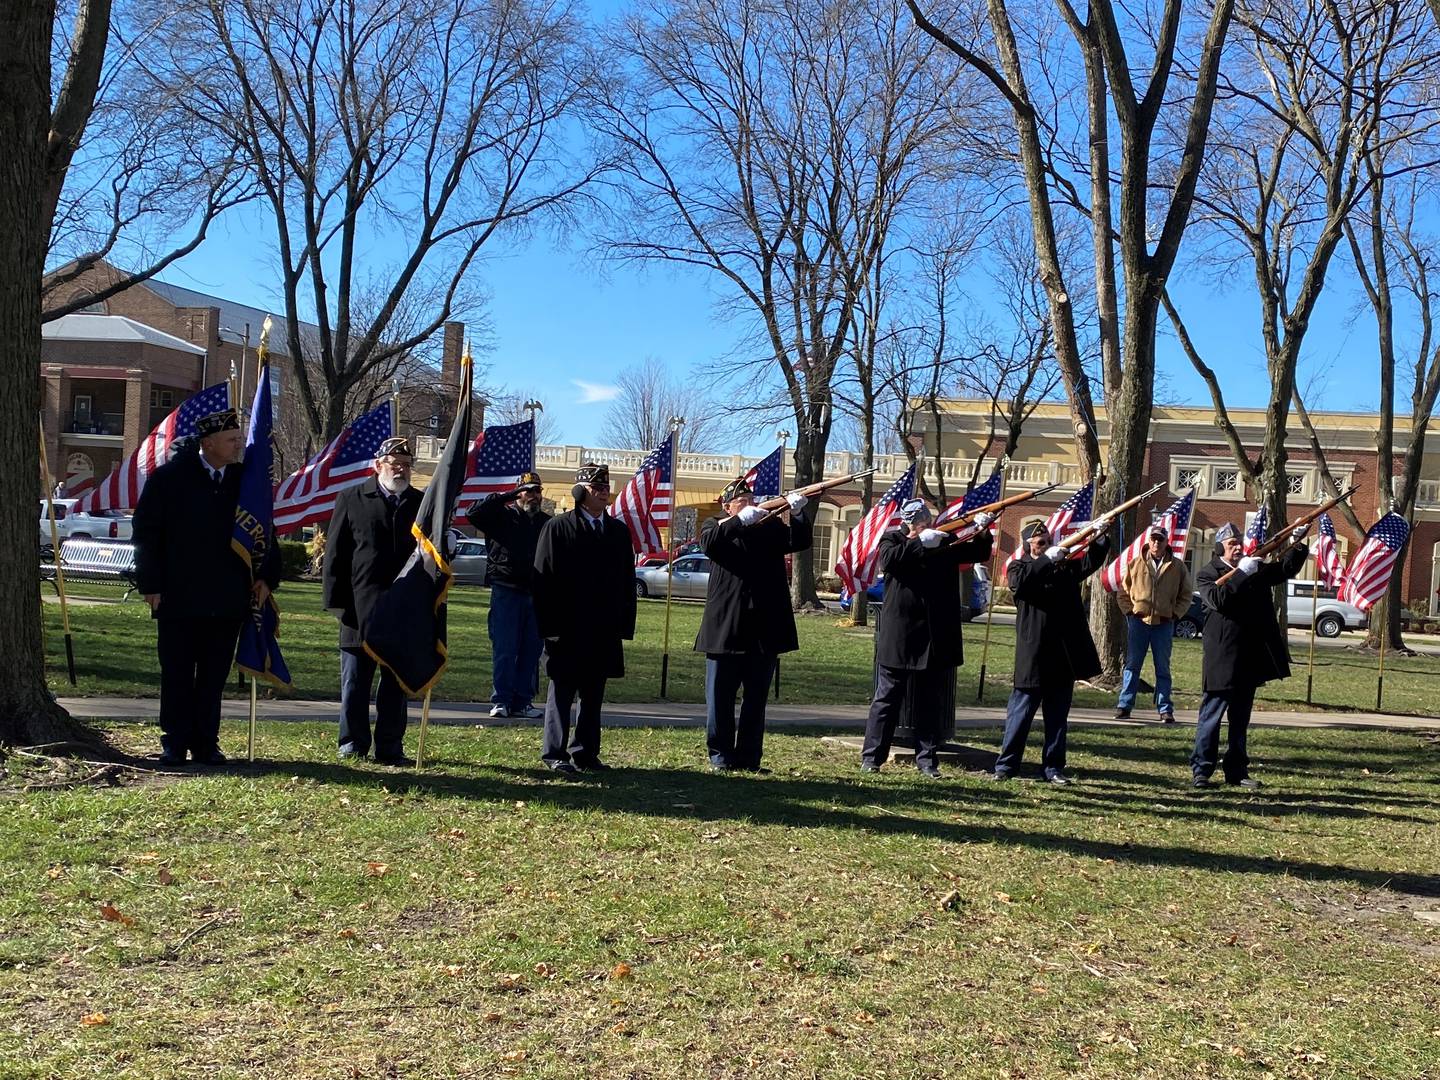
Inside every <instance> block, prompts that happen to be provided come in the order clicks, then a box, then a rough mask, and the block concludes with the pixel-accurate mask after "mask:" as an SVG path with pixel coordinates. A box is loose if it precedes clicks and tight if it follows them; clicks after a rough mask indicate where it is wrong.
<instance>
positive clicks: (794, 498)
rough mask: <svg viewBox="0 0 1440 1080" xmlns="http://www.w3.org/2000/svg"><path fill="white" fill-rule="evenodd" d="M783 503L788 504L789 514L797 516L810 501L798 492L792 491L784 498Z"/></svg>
mask: <svg viewBox="0 0 1440 1080" xmlns="http://www.w3.org/2000/svg"><path fill="white" fill-rule="evenodd" d="M785 501H786V502H787V503H789V504H790V512H791V513H792V514H798V513H800V512H801V511H802V510H804V509H805V507H806V506H807V505H808V504H809V502H810V500H809V499H808V498H806V497H805V496H804V495H803V494H801V493H800V492H798V491H792V492H790V494H789V495H786V496H785Z"/></svg>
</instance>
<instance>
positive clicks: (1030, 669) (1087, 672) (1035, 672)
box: [1005, 537, 1110, 690]
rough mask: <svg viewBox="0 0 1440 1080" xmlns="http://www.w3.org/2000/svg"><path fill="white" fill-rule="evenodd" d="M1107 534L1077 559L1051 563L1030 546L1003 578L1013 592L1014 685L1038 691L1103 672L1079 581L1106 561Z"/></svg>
mask: <svg viewBox="0 0 1440 1080" xmlns="http://www.w3.org/2000/svg"><path fill="white" fill-rule="evenodd" d="M1109 552H1110V539H1109V537H1101V538H1100V539H1098V540H1094V541H1092V542H1091V544H1090V547H1089V549H1088V550H1087V551H1086V552H1085V555H1084V556H1083V557H1082V558H1079V559H1065V560H1063V561H1062V562H1058V563H1052V562H1051V561H1050V560H1049V559H1047V558H1045V557H1044V556H1043V555H1042V556H1041V557H1040V558H1038V559H1037V558H1034V557H1033V556H1031V554H1030V552H1029V550H1028V549H1027V550H1026V551H1025V553H1024V554H1023V555H1021V556H1020V558H1018V559H1015V560H1014V561H1013V562H1011V563H1010V569H1009V570H1008V571H1006V574H1005V578H1006V581H1007V582H1008V584H1009V586H1010V591H1011V593H1013V594H1014V596H1015V688H1016V689H1017V690H1038V689H1041V688H1043V687H1047V686H1057V685H1060V684H1063V683H1067V682H1074V681H1075V680H1076V679H1091V678H1094V677H1095V676H1096V675H1099V674H1100V672H1101V670H1102V669H1101V667H1100V654H1099V653H1097V652H1096V651H1095V640H1094V639H1093V638H1092V637H1091V636H1090V622H1089V619H1088V618H1087V617H1086V612H1085V603H1084V601H1083V600H1082V599H1081V598H1080V583H1081V582H1082V581H1084V580H1085V579H1086V578H1087V577H1089V576H1090V575H1091V574H1093V573H1095V571H1096V570H1099V569H1100V567H1101V566H1103V565H1104V564H1105V556H1106V555H1108V554H1109Z"/></svg>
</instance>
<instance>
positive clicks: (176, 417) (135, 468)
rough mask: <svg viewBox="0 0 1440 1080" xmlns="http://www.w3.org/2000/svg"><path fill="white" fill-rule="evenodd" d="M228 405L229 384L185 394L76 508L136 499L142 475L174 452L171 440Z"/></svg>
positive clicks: (114, 506) (119, 506)
mask: <svg viewBox="0 0 1440 1080" xmlns="http://www.w3.org/2000/svg"><path fill="white" fill-rule="evenodd" d="M229 407H230V384H229V383H216V384H215V385H214V386H207V387H206V388H205V389H204V390H201V391H200V392H199V393H198V394H193V395H191V396H190V397H189V398H187V399H186V400H185V401H184V402H183V403H182V404H181V405H180V407H179V408H178V409H176V410H175V411H174V412H172V413H171V414H170V415H169V416H167V417H165V419H164V420H162V421H160V423H159V425H158V426H157V427H156V428H155V430H154V431H152V432H150V434H149V435H147V436H145V441H144V442H142V443H141V444H140V446H139V448H138V449H137V450H136V451H135V452H134V453H133V454H131V455H130V456H129V457H127V458H126V459H125V460H124V461H122V462H121V463H120V467H119V468H118V469H116V470H115V471H114V472H112V473H111V474H110V475H109V476H107V477H106V478H105V479H104V480H101V481H100V482H99V483H98V484H96V485H95V487H93V488H91V489H90V491H89V493H88V494H86V495H85V497H84V498H82V499H81V500H80V502H79V503H78V504H77V505H76V507H75V509H76V510H83V511H86V512H87V513H94V512H95V511H97V510H124V509H128V508H130V507H133V506H134V505H135V504H136V503H137V502H138V501H139V500H140V491H141V489H142V488H143V487H144V486H145V478H146V477H148V476H149V475H150V474H151V473H152V472H154V471H155V470H156V469H158V468H159V467H160V466H161V465H164V464H165V463H166V462H167V461H169V460H170V459H171V458H172V457H174V455H175V444H176V443H177V442H179V440H181V439H186V438H190V437H192V436H194V434H195V421H197V420H199V419H200V418H201V417H202V416H210V415H211V414H213V413H217V412H221V411H223V410H225V409H228V408H229Z"/></svg>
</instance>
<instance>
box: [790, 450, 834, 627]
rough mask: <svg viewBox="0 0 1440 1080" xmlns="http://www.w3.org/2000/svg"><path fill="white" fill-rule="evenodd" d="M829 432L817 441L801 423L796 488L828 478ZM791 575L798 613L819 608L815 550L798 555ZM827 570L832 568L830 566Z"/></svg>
mask: <svg viewBox="0 0 1440 1080" xmlns="http://www.w3.org/2000/svg"><path fill="white" fill-rule="evenodd" d="M824 435H825V433H824V432H822V433H821V437H820V438H816V436H815V433H814V430H813V429H812V428H811V426H810V425H809V424H807V423H801V424H799V434H798V435H797V436H796V438H795V486H796V487H797V488H802V487H805V486H806V485H807V484H813V483H816V482H817V481H819V480H821V479H822V478H823V477H824V475H825V438H824ZM792 566H793V569H792V571H791V574H790V604H791V606H792V607H794V608H795V610H796V611H799V610H801V609H802V608H812V609H814V608H819V607H820V606H821V605H820V593H819V591H818V590H817V589H816V588H815V569H816V568H815V549H814V548H813V547H808V548H806V549H805V550H804V551H797V552H796V553H795V555H794V559H793V563H792ZM825 569H829V568H828V567H826V568H825Z"/></svg>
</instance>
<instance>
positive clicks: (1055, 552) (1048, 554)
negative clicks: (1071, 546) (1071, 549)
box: [1045, 544, 1066, 562]
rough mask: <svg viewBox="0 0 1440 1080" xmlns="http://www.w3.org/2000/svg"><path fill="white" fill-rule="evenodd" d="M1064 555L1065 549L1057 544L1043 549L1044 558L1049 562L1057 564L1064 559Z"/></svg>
mask: <svg viewBox="0 0 1440 1080" xmlns="http://www.w3.org/2000/svg"><path fill="white" fill-rule="evenodd" d="M1065 554H1066V552H1065V549H1064V548H1063V547H1061V546H1060V545H1059V544H1055V545H1054V546H1052V547H1048V548H1046V549H1045V558H1047V559H1049V560H1050V561H1051V562H1059V561H1060V560H1061V559H1063V558H1065Z"/></svg>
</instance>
